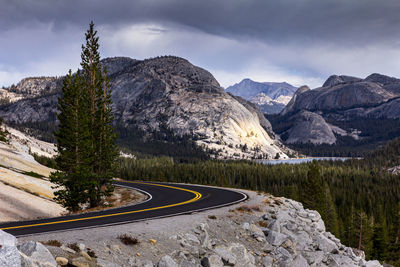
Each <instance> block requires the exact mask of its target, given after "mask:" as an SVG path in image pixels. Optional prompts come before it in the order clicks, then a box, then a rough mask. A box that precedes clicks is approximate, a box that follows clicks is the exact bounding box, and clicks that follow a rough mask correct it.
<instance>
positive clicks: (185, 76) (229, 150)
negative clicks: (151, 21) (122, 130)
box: [111, 57, 287, 158]
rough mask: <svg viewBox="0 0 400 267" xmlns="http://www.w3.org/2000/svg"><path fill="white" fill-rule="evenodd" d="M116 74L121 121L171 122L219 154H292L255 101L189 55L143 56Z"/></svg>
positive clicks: (153, 125) (147, 126)
mask: <svg viewBox="0 0 400 267" xmlns="http://www.w3.org/2000/svg"><path fill="white" fill-rule="evenodd" d="M111 77H112V80H113V85H114V93H113V99H114V104H115V110H116V120H117V121H118V123H119V124H122V125H124V126H126V127H128V126H129V125H139V126H140V127H141V128H142V129H144V130H147V129H151V130H154V129H156V130H157V129H158V128H159V127H160V124H162V123H166V124H167V125H168V127H169V128H170V129H172V130H173V131H174V133H175V134H178V135H192V136H194V137H195V138H196V139H198V141H197V143H198V144H199V145H201V146H205V147H207V148H209V149H214V150H217V151H219V157H228V158H242V157H244V158H251V157H270V158H271V157H275V156H276V154H277V153H278V154H280V157H282V158H285V157H287V156H286V153H284V152H283V151H282V148H281V147H282V145H281V144H280V143H279V142H278V141H276V140H274V134H273V133H272V129H271V126H270V124H269V122H268V121H267V120H266V119H265V118H264V116H263V115H262V114H261V112H259V110H258V109H257V107H256V106H254V105H251V104H249V103H248V102H247V101H245V100H243V99H241V100H237V99H236V98H235V97H233V96H232V95H229V94H227V93H226V92H225V91H224V90H223V89H222V88H221V87H220V85H219V84H218V82H217V81H216V80H215V78H214V77H213V76H212V75H211V74H210V73H209V72H208V71H206V70H204V69H201V68H199V67H196V66H193V65H192V64H190V63H189V62H188V61H187V60H184V59H182V58H177V57H161V58H155V59H150V60H145V61H140V62H136V63H134V64H132V66H130V67H128V68H126V69H124V70H123V71H122V72H119V73H117V74H115V75H114V76H111ZM262 125H263V126H264V127H263V126H262ZM267 131H270V132H271V133H270V134H268V132H267Z"/></svg>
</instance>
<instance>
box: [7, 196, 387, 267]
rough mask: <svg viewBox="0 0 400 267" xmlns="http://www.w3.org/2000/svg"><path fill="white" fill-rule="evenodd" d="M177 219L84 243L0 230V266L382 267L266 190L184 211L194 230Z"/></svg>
mask: <svg viewBox="0 0 400 267" xmlns="http://www.w3.org/2000/svg"><path fill="white" fill-rule="evenodd" d="M210 212H215V214H217V215H216V216H215V215H210ZM207 214H208V215H207ZM199 216H201V217H199ZM181 217H182V218H181V219H179V220H178V221H180V222H181V226H180V227H181V228H179V227H178V229H181V231H179V230H178V231H177V232H175V231H174V230H173V226H172V224H171V225H170V226H169V228H170V229H171V231H159V232H157V231H153V232H151V233H147V234H144V235H141V234H139V235H137V236H136V237H137V239H136V238H132V240H131V239H128V241H126V240H125V242H121V241H123V239H121V238H120V237H117V236H116V237H115V239H114V240H110V239H109V238H107V230H106V229H105V228H104V229H102V235H101V236H102V237H103V239H106V240H103V241H102V242H99V241H96V242H95V243H94V244H91V245H90V246H92V247H91V248H89V247H88V245H87V244H84V243H74V244H63V243H62V242H60V241H58V240H52V241H49V240H47V241H44V242H43V241H42V243H43V244H46V245H43V244H42V243H40V242H34V241H27V242H23V241H22V239H21V240H20V241H19V244H17V242H16V239H15V237H13V236H11V235H9V234H7V233H5V232H1V231H0V246H1V247H0V266H10V267H13V266H57V265H58V266H77V267H81V266H107V267H111V266H142V267H151V266H158V267H178V266H182V267H192V266H193V267H195V266H196V267H197V266H203V267H208V266H209V267H222V266H243V267H252V266H299V267H303V266H367V267H375V266H382V265H381V264H380V263H379V262H378V261H366V260H365V257H364V253H363V252H362V251H358V250H356V249H352V248H349V247H345V246H344V245H342V244H341V243H340V240H338V239H337V238H335V236H333V235H332V234H331V233H329V232H326V231H325V225H324V222H323V221H322V220H321V217H320V215H319V214H318V212H316V211H311V210H307V209H304V208H303V206H302V205H301V204H300V203H298V202H295V201H293V200H289V199H285V198H276V197H273V196H270V195H267V196H263V201H262V202H260V205H251V206H249V205H243V204H240V205H236V206H235V207H233V208H230V209H229V210H226V212H224V213H218V211H216V210H214V211H208V212H205V213H202V214H196V215H188V216H187V217H186V218H190V219H192V220H193V219H194V224H193V225H194V226H193V228H188V229H186V228H185V224H186V223H185V218H184V216H181ZM176 218H177V217H175V218H174V219H172V218H171V219H168V220H170V221H169V222H170V223H171V220H176ZM199 218H203V220H199ZM186 221H187V219H186ZM145 225H148V223H145ZM124 227H127V226H118V228H114V229H119V230H121V229H123V228H124ZM131 227H132V229H135V228H136V229H135V231H136V232H137V231H141V229H142V230H143V231H144V232H145V230H146V229H145V228H146V226H143V225H140V224H132V226H131ZM138 227H140V229H138ZM83 231H89V230H83ZM90 231H94V230H90ZM67 234H68V236H69V237H71V236H73V234H70V233H67ZM130 234H132V233H127V236H130ZM79 235H80V236H82V233H80V234H79ZM49 236H51V235H48V237H49ZM54 236H58V234H54V235H53V237H54ZM151 236H153V237H154V238H150V237H151ZM38 238H44V237H43V236H42V237H38ZM135 239H136V240H135ZM39 240H40V239H39ZM136 241H137V242H136ZM87 242H89V240H87ZM93 246H94V247H93Z"/></svg>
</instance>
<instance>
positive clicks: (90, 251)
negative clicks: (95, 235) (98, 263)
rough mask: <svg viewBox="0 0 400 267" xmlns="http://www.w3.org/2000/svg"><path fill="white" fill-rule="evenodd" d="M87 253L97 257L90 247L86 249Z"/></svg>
mask: <svg viewBox="0 0 400 267" xmlns="http://www.w3.org/2000/svg"><path fill="white" fill-rule="evenodd" d="M87 254H88V255H89V256H90V257H92V258H97V256H96V253H94V251H93V250H91V249H90V248H88V249H87Z"/></svg>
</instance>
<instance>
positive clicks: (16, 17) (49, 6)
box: [0, 0, 400, 45]
mask: <svg viewBox="0 0 400 267" xmlns="http://www.w3.org/2000/svg"><path fill="white" fill-rule="evenodd" d="M0 4H1V6H0V8H1V11H0V27H1V29H2V30H3V31H4V30H8V29H10V28H13V27H18V26H21V25H25V26H26V25H30V24H31V23H35V22H38V23H52V24H53V27H54V28H53V30H55V31H57V30H58V29H62V28H64V27H66V26H68V25H71V24H74V25H79V27H81V26H80V25H85V26H86V25H87V24H88V21H89V20H91V19H94V20H95V22H96V23H97V24H100V25H102V24H105V25H113V26H118V25H121V24H130V23H138V22H150V21H151V22H160V23H163V22H172V23H176V24H181V25H185V26H190V27H193V28H196V29H199V30H201V31H204V32H207V33H212V34H216V35H222V36H225V37H229V38H234V39H235V38H248V37H251V38H254V39H259V40H262V41H269V42H278V43H279V42H305V43H308V42H314V41H326V42H344V43H347V44H351V43H353V44H355V45H363V44H365V43H366V42H368V43H370V42H372V43H375V42H380V41H382V40H384V41H385V42H387V41H389V42H390V41H396V42H397V40H398V38H399V35H400V31H399V30H398V29H400V16H399V15H398V14H399V10H400V1H398V0H385V1H377V0H315V1H312V0H269V1H267V0H214V1H211V0H196V1H189V0H140V1H135V0H133V1H132V0H14V1H13V0H0ZM82 27H84V26H82Z"/></svg>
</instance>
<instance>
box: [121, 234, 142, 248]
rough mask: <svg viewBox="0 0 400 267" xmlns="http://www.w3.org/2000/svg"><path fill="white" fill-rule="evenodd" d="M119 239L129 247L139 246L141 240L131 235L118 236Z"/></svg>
mask: <svg viewBox="0 0 400 267" xmlns="http://www.w3.org/2000/svg"><path fill="white" fill-rule="evenodd" d="M118 239H119V240H120V241H121V242H122V243H123V244H124V245H127V246H133V245H136V244H139V240H138V239H137V238H135V237H132V236H130V235H127V234H124V235H120V236H118Z"/></svg>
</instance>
